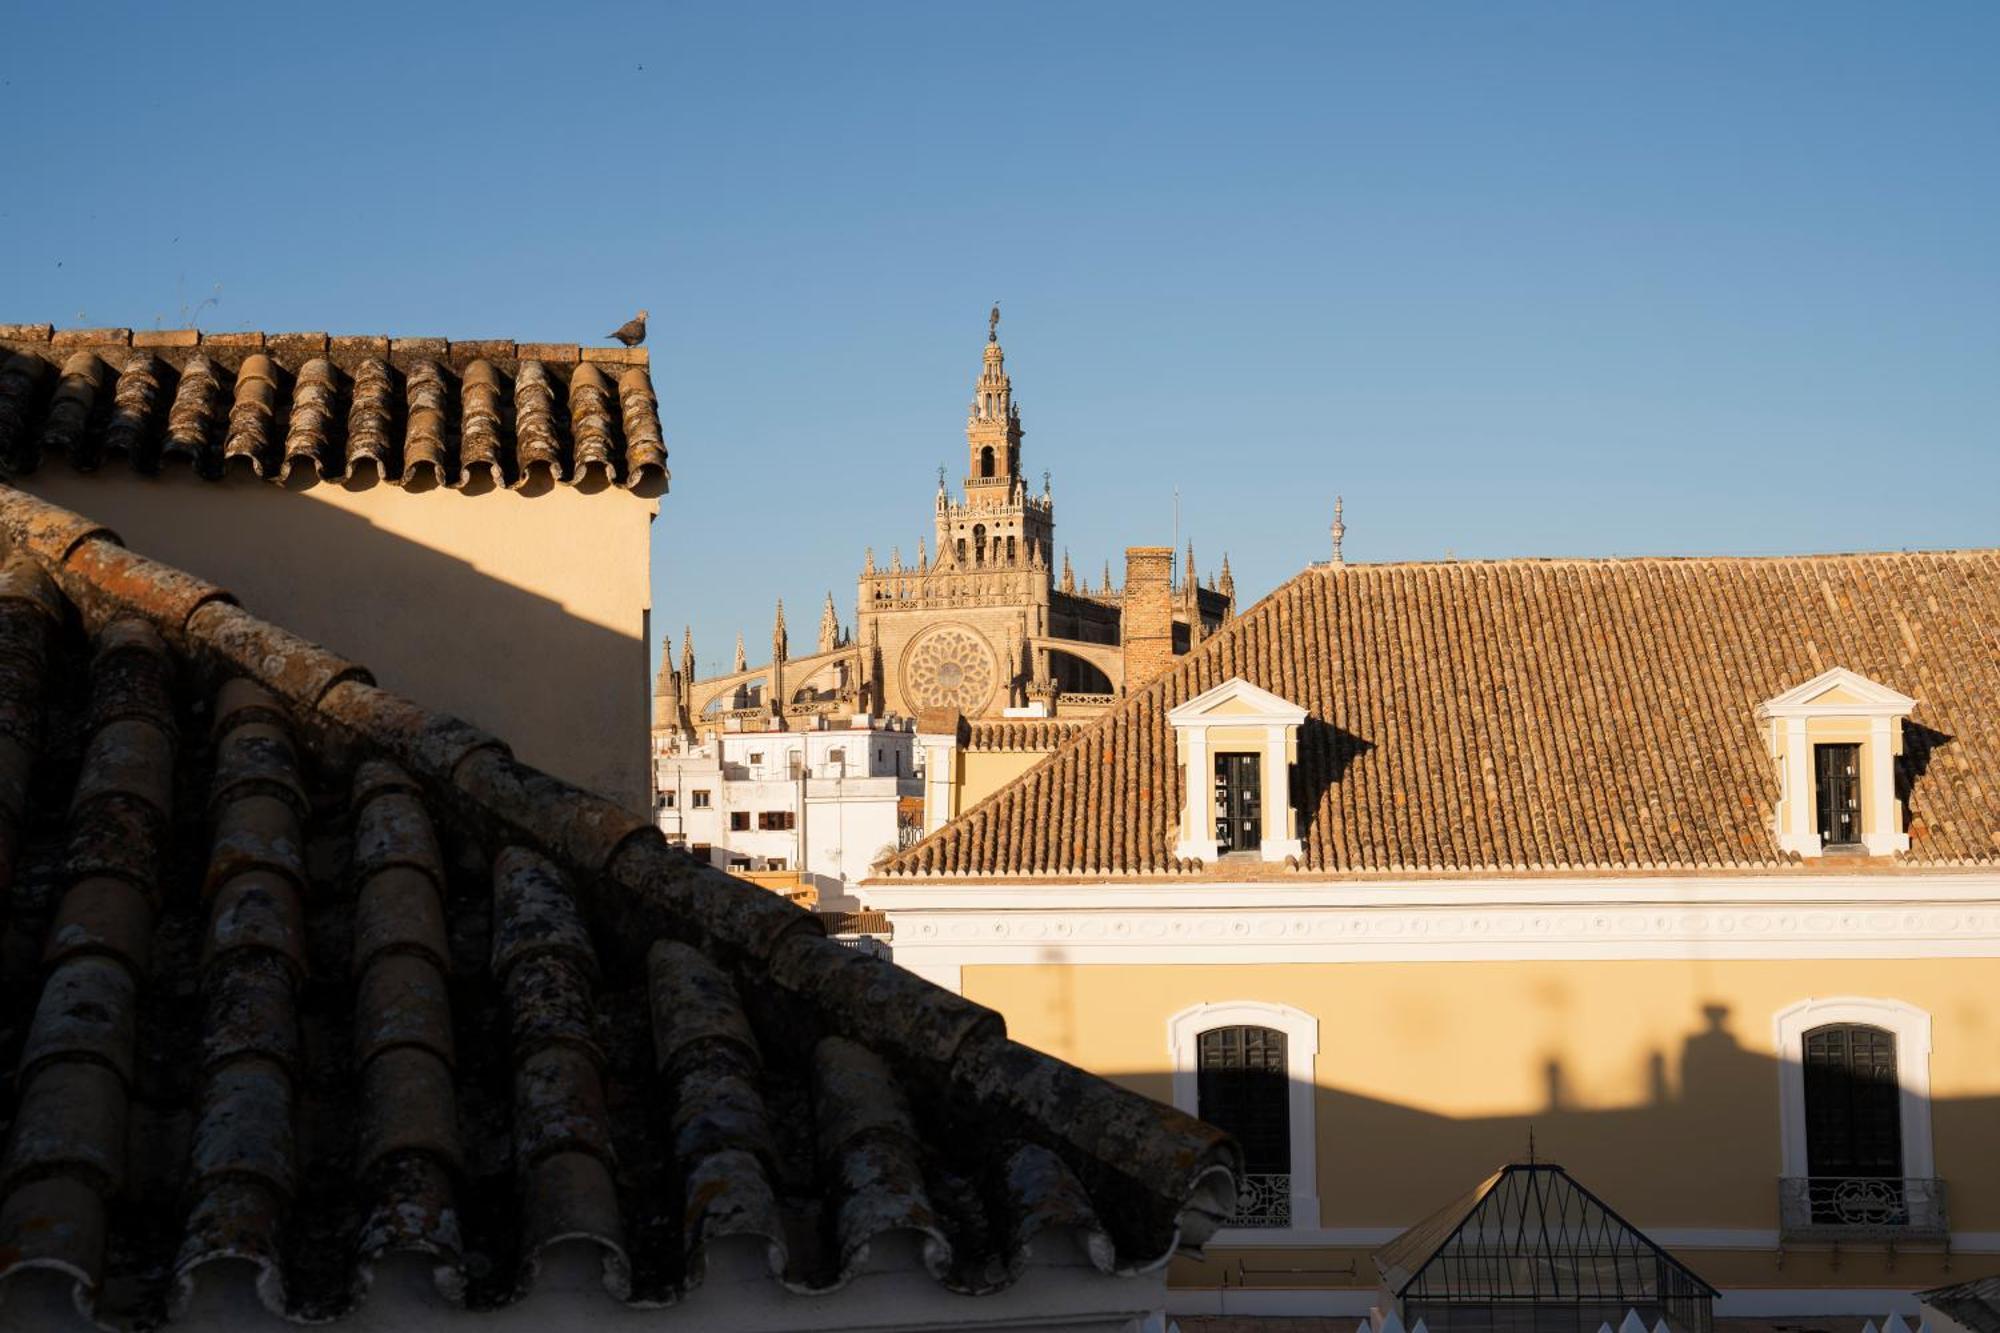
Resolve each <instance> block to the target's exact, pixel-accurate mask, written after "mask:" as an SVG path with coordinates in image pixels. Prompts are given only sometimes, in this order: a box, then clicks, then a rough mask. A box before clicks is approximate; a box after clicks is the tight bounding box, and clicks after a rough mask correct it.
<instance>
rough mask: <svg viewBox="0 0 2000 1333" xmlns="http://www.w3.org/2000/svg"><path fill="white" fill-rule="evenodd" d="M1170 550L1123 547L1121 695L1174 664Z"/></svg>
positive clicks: (1172, 549)
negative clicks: (1123, 691)
mask: <svg viewBox="0 0 2000 1333" xmlns="http://www.w3.org/2000/svg"><path fill="white" fill-rule="evenodd" d="M1173 568H1174V548H1173V547H1171V546H1128V547H1126V548H1125V607H1124V612H1123V615H1122V617H1121V619H1120V622H1119V630H1120V634H1119V638H1120V641H1121V645H1122V647H1123V648H1124V655H1125V693H1127V694H1133V693H1136V692H1137V691H1138V690H1140V689H1141V688H1142V687H1144V686H1145V685H1146V683H1147V682H1148V681H1150V680H1152V679H1153V678H1154V677H1156V676H1158V675H1159V674H1160V673H1161V672H1163V671H1165V670H1166V669H1167V668H1168V667H1170V666H1172V665H1173V664H1174V589H1173Z"/></svg>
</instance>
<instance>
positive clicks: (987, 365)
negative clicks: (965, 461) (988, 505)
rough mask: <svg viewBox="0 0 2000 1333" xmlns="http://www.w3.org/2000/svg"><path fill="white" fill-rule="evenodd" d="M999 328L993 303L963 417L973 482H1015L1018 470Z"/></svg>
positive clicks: (1017, 429) (1016, 417)
mask: <svg viewBox="0 0 2000 1333" xmlns="http://www.w3.org/2000/svg"><path fill="white" fill-rule="evenodd" d="M999 330H1000V307H999V305H998V304H995V305H994V307H993V313H992V314H990V315H988V316H987V321H986V353H985V357H984V359H983V361H982V362H981V365H980V368H979V380H978V382H977V383H975V384H974V385H973V386H972V407H971V410H970V411H969V412H968V413H967V414H966V419H965V443H966V448H967V453H968V457H969V459H970V466H969V468H968V470H967V473H966V476H967V477H968V479H969V480H971V481H975V482H979V481H1009V482H1015V481H1018V479H1019V477H1020V472H1021V413H1020V409H1018V408H1017V407H1015V405H1014V386H1013V382H1012V381H1011V380H1009V379H1008V378H1007V356H1006V353H1005V352H1003V351H1002V350H1001V348H1000V332H999ZM1010 489H1011V488H1010Z"/></svg>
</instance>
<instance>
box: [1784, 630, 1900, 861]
mask: <svg viewBox="0 0 2000 1333" xmlns="http://www.w3.org/2000/svg"><path fill="white" fill-rule="evenodd" d="M1916 704H1917V701H1916V700H1914V699H1912V698H1910V697H1909V696H1908V695H1905V694H1898V693H1897V692H1896V691H1895V690H1892V689H1890V688H1889V687H1888V686H1887V685H1883V684H1880V683H1878V682H1876V681H1872V680H1869V679H1868V678H1867V677H1866V676H1862V675H1859V674H1857V673H1855V672H1852V671H1849V670H1847V669H1846V668H1845V667H1834V668H1833V669H1831V670H1829V671H1823V672H1821V673H1820V674H1819V675H1817V676H1814V677H1813V678H1812V679H1811V680H1809V681H1807V682H1805V683H1804V684H1803V685H1798V686H1794V687H1793V688H1792V689H1789V690H1786V691H1785V692H1784V693H1783V694H1780V695H1778V696H1777V697H1776V698H1774V699H1767V700H1765V701H1764V702H1763V703H1761V704H1759V705H1757V720H1758V722H1759V723H1761V724H1762V725H1763V727H1764V744H1765V748H1766V750H1767V751H1768V752H1769V754H1770V755H1771V758H1772V759H1774V760H1776V761H1777V765H1778V807H1777V814H1776V820H1775V823H1776V828H1775V830H1774V832H1775V833H1776V834H1777V838H1778V846H1779V847H1780V848H1781V849H1782V850H1784V851H1788V852H1796V853H1798V854H1799V855H1800V856H1823V855H1825V854H1826V853H1828V852H1837V851H1842V850H1852V851H1855V852H1865V853H1867V854H1868V855H1870V856H1891V855H1894V854H1895V853H1897V852H1903V851H1908V850H1909V848H1910V835H1909V834H1908V833H1906V832H1904V830H1903V805H1902V802H1901V801H1899V800H1897V799H1896V758H1897V756H1899V755H1901V754H1902V753H1903V722H1904V720H1905V719H1906V718H1908V717H1909V715H1910V711H1911V710H1912V709H1914V708H1915V707H1916Z"/></svg>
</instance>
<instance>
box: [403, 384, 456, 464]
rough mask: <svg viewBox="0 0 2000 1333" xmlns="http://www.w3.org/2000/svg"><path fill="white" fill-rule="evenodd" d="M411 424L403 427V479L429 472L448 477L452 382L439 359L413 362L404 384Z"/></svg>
mask: <svg viewBox="0 0 2000 1333" xmlns="http://www.w3.org/2000/svg"><path fill="white" fill-rule="evenodd" d="M404 399H405V401H406V402H407V404H408V412H409V424H408V425H407V426H406V427H405V428H404V430H403V480H404V481H405V482H409V481H413V480H415V479H416V478H417V477H418V475H419V474H420V473H428V474H429V476H430V479H431V480H433V481H441V480H444V479H445V478H446V477H447V476H448V475H449V472H450V467H451V460H450V458H449V456H448V452H447V450H448V446H447V445H446V442H445V441H446V432H447V430H448V429H449V428H450V413H451V385H450V383H449V382H448V381H447V380H446V379H445V376H444V370H443V369H442V368H441V367H440V366H439V365H438V363H437V362H435V361H433V360H431V359H430V358H428V357H426V358H424V359H423V360H420V361H417V362H415V363H413V364H412V365H411V366H410V368H409V371H408V373H407V375H406V376H405V384H404Z"/></svg>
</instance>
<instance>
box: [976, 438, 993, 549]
mask: <svg viewBox="0 0 2000 1333" xmlns="http://www.w3.org/2000/svg"><path fill="white" fill-rule="evenodd" d="M986 452H987V454H988V456H989V457H990V456H991V455H992V453H993V451H992V450H991V449H988V450H987V451H986ZM972 563H973V564H975V565H983V564H985V563H986V525H985V524H984V523H975V524H973V525H972Z"/></svg>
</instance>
